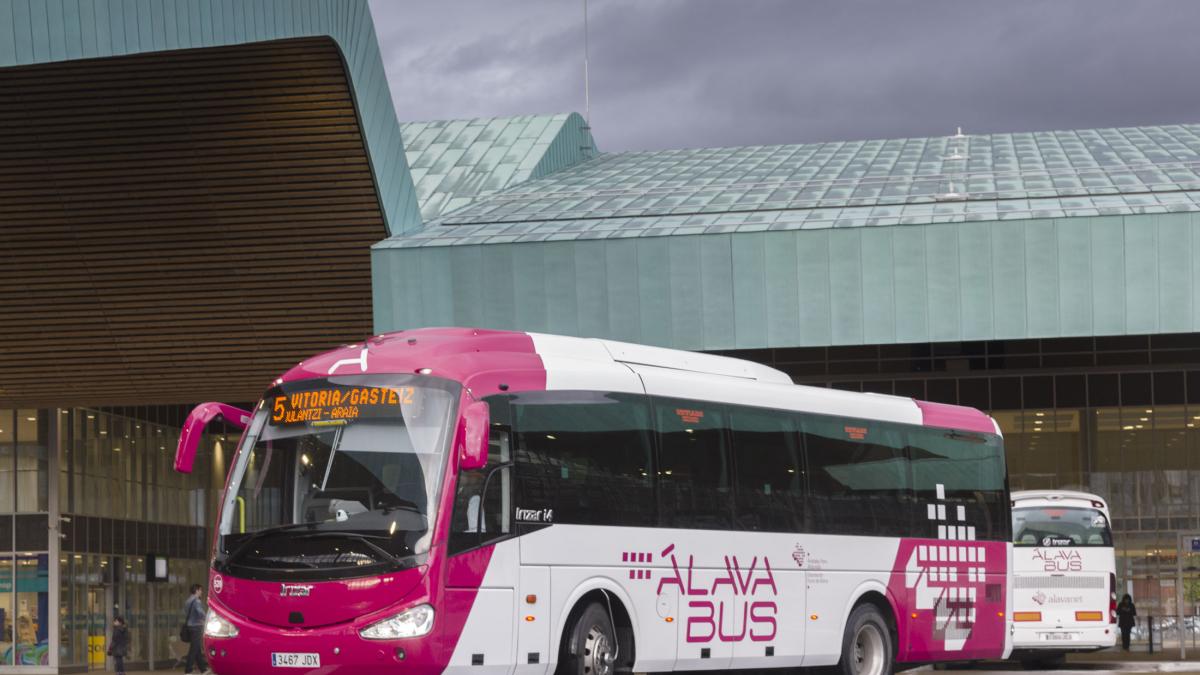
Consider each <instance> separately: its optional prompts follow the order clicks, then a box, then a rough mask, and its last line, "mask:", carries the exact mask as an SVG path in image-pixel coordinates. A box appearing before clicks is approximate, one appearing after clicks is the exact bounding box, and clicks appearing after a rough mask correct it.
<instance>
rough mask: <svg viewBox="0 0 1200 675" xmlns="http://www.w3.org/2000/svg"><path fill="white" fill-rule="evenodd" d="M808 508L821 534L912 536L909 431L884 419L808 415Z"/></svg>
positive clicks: (806, 446) (805, 434)
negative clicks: (905, 445) (870, 419)
mask: <svg viewBox="0 0 1200 675" xmlns="http://www.w3.org/2000/svg"><path fill="white" fill-rule="evenodd" d="M802 425H803V430H804V453H805V456H806V458H807V462H806V464H807V470H808V476H809V492H808V497H809V507H810V508H811V509H812V511H813V513H812V516H813V518H812V521H813V523H814V524H815V525H816V527H817V528H818V531H819V532H821V533H830V534H861V535H875V536H889V537H897V536H900V537H903V536H909V529H910V527H911V524H910V522H911V516H912V510H913V509H912V505H913V498H912V490H911V485H910V481H909V468H908V458H907V456H906V453H905V448H904V434H903V433H902V432H900V431H898V430H896V429H895V428H894V427H893V426H891V425H888V424H882V423H879V422H871V421H864V420H856V419H849V418H840V417H820V418H818V417H816V416H812V417H805V418H803V421H802Z"/></svg>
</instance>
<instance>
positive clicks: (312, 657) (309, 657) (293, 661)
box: [271, 652, 321, 668]
mask: <svg viewBox="0 0 1200 675" xmlns="http://www.w3.org/2000/svg"><path fill="white" fill-rule="evenodd" d="M271 665H272V666H274V667H276V668H320V667H321V655H320V654H302V653H298V652H272V653H271Z"/></svg>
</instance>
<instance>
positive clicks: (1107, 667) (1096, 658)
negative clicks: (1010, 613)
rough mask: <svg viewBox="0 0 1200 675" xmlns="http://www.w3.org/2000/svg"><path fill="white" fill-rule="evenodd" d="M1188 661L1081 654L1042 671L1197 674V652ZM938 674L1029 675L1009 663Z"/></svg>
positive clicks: (1143, 655) (1061, 673)
mask: <svg viewBox="0 0 1200 675" xmlns="http://www.w3.org/2000/svg"><path fill="white" fill-rule="evenodd" d="M1188 656H1189V658H1196V659H1197V660H1195V661H1182V662H1181V661H1178V660H1177V659H1178V658H1179V653H1178V651H1177V650H1176V651H1173V652H1168V653H1160V654H1146V653H1144V652H1143V653H1133V654H1130V653H1124V652H1121V651H1117V650H1112V651H1104V652H1097V653H1095V654H1081V655H1077V656H1075V655H1073V656H1071V657H1069V659H1068V662H1067V664H1066V665H1065V666H1063V667H1062V668H1058V669H1055V670H1050V671H1044V672H1050V673H1058V674H1059V675H1085V674H1086V675H1103V674H1105V673H1115V674H1117V675H1143V674H1146V675H1148V674H1149V673H1200V652H1198V651H1194V650H1190V651H1189V654H1188ZM909 672H935V671H934V670H933V668H931V667H924V668H917V669H915V670H913V671H909ZM936 672H941V673H964V674H966V673H974V674H976V675H1016V674H1017V673H1029V672H1030V671H1028V670H1022V669H1021V667H1020V665H1018V664H1016V663H1012V662H1005V663H985V664H981V665H978V666H975V667H974V668H971V669H969V670H944V671H936Z"/></svg>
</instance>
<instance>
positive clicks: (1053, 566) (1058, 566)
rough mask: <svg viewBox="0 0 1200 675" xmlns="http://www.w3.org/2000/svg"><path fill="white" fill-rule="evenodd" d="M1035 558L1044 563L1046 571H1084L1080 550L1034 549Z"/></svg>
mask: <svg viewBox="0 0 1200 675" xmlns="http://www.w3.org/2000/svg"><path fill="white" fill-rule="evenodd" d="M1033 558H1034V560H1037V561H1039V562H1041V563H1042V569H1043V570H1044V571H1046V572H1082V571H1083V556H1081V555H1079V551H1066V550H1045V549H1040V548H1035V549H1033Z"/></svg>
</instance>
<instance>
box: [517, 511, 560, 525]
mask: <svg viewBox="0 0 1200 675" xmlns="http://www.w3.org/2000/svg"><path fill="white" fill-rule="evenodd" d="M517 520H519V521H521V522H522V523H553V522H554V509H517Z"/></svg>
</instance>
